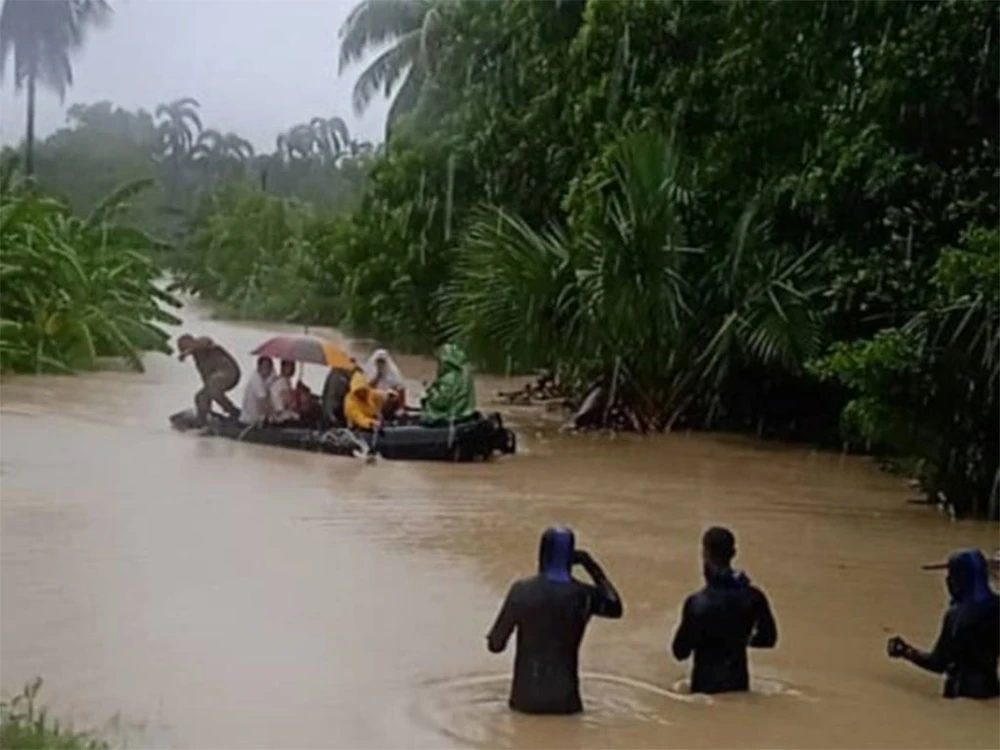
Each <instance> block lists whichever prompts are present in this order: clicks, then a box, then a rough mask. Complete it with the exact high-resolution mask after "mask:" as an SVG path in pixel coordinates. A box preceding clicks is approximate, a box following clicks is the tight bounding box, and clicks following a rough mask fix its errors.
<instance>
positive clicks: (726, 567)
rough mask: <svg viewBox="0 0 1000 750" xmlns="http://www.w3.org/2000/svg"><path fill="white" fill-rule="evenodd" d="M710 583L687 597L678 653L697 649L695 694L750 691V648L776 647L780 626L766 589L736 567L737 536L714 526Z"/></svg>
mask: <svg viewBox="0 0 1000 750" xmlns="http://www.w3.org/2000/svg"><path fill="white" fill-rule="evenodd" d="M701 544H702V561H703V565H704V572H705V588H703V589H701V591H698V592H696V593H694V594H692V595H691V596H689V597H688V598H687V599H686V600H685V602H684V610H683V613H682V615H681V624H680V626H679V627H678V628H677V633H676V634H675V635H674V643H673V652H674V657H675V658H677V659H678V660H680V661H684V660H685V659H687V658H688V657H689V656H691V654H692V653H694V670H693V671H692V673H691V692H692V693H725V692H730V691H738V690H749V688H750V675H749V672H748V670H747V647H752V648H773V647H774V644H775V643H776V642H777V640H778V629H777V626H776V625H775V623H774V617H773V616H772V614H771V607H770V605H769V604H768V601H767V597H766V596H764V592H762V591H761V590H760V589H758V588H756V587H755V586H751V585H750V579H749V578H747V577H746V575H744V574H743V573H741V572H738V571H735V570H733V569H732V567H731V563H732V560H733V557H735V556H736V539H735V537H733V534H732V532H731V531H729V530H728V529H723V528H719V527H713V528H711V529H709V530H708V531H706V532H705V535H704V536H703V537H702V540H701Z"/></svg>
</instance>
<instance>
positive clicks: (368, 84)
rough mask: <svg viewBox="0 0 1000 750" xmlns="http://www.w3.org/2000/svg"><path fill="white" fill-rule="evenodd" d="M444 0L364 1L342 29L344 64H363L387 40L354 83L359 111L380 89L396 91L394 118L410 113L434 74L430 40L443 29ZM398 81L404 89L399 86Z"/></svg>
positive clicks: (387, 93)
mask: <svg viewBox="0 0 1000 750" xmlns="http://www.w3.org/2000/svg"><path fill="white" fill-rule="evenodd" d="M437 4H438V0H362V2H360V3H359V4H358V5H357V7H355V8H354V10H352V11H351V14H350V15H349V16H348V17H347V20H346V21H344V24H343V25H342V26H341V27H340V68H339V72H340V73H341V74H343V72H344V69H345V68H346V67H348V66H349V65H351V64H352V63H356V62H359V61H360V60H361V59H362V58H364V57H365V56H366V55H367V54H368V53H369V52H371V51H372V50H374V49H376V48H379V47H381V46H382V45H383V44H385V43H386V42H390V46H389V47H388V49H386V50H385V51H384V52H382V53H381V54H380V55H379V56H378V57H376V58H375V59H374V60H373V61H372V62H371V63H369V65H368V67H367V68H365V69H364V70H363V71H362V72H361V75H360V76H358V80H357V82H356V83H355V84H354V94H353V97H352V98H353V104H354V111H355V112H356V113H357V114H361V113H362V112H363V111H364V110H365V109H366V108H367V107H368V105H369V104H371V101H372V99H373V98H374V97H375V94H376V92H377V91H379V89H381V90H382V91H383V92H384V93H385V96H386V98H391V97H392V95H393V92H394V91H395V92H396V98H395V99H394V100H393V103H392V105H391V107H390V108H389V117H388V122H389V123H392V122H393V121H395V119H396V118H397V117H398V116H399V115H401V114H404V113H405V112H408V111H410V110H411V109H412V108H413V107H414V106H415V105H416V102H417V96H418V94H419V93H420V89H421V87H422V86H423V84H424V82H425V81H426V80H427V76H428V75H429V73H430V61H429V59H428V54H427V52H428V48H429V40H430V37H431V35H432V34H433V33H434V31H435V30H436V29H437V27H438V23H439V19H440V14H439V12H438V9H437ZM397 84H398V90H397Z"/></svg>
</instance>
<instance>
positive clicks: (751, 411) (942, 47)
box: [40, 0, 1000, 515]
mask: <svg viewBox="0 0 1000 750" xmlns="http://www.w3.org/2000/svg"><path fill="white" fill-rule="evenodd" d="M998 38H1000V28H998V16H997V13H996V8H995V6H994V5H991V4H989V3H977V2H960V1H951V2H922V1H915V2H908V3H889V2H865V3H852V2H832V1H826V0H823V1H817V2H810V3H804V2H800V3H787V2H776V1H773V2H771V1H763V0H737V1H735V2H705V1H702V0H671V1H666V0H633V1H632V2H620V1H619V0H559V1H552V2H533V1H529V0H506V1H505V2H492V3H482V2H472V1H471V0H468V1H462V0H459V1H456V2H419V3H398V2H392V1H389V0H384V1H382V2H377V1H376V0H368V1H367V2H363V3H360V4H359V6H358V9H357V10H356V11H355V13H354V14H353V15H352V16H351V17H350V19H349V20H348V22H347V24H345V27H344V29H343V31H342V41H343V44H342V46H341V49H340V59H341V62H342V64H348V63H354V62H361V63H362V64H364V60H365V58H364V56H365V53H366V51H375V50H376V48H378V50H379V52H378V54H379V56H378V57H377V58H376V59H375V60H374V61H373V62H371V63H370V64H368V66H367V67H366V68H364V70H363V72H362V74H361V77H360V78H359V81H358V89H357V92H356V93H357V94H358V96H357V101H356V104H358V105H359V106H361V105H363V104H364V103H365V102H367V101H368V100H370V97H371V96H372V95H373V94H374V92H375V91H377V90H378V89H379V88H381V89H383V90H384V91H385V92H386V93H387V94H392V93H394V92H395V93H396V95H397V99H396V101H395V103H394V107H393V118H392V128H391V137H390V139H389V142H388V143H387V145H386V146H385V147H384V148H382V149H380V150H378V151H375V150H373V149H371V148H370V147H367V146H365V145H362V144H353V145H352V144H351V141H350V139H349V137H348V136H347V134H346V128H344V127H343V123H342V122H340V121H338V120H336V118H334V119H332V120H331V119H324V118H317V119H315V120H313V121H312V122H310V123H308V124H303V125H299V126H295V127H293V128H291V129H290V130H289V131H288V132H287V133H285V134H284V135H283V136H282V137H281V138H279V141H278V143H277V148H276V151H275V153H274V154H273V155H270V156H266V157H262V156H251V154H250V151H249V149H248V148H247V145H246V144H245V143H244V142H242V141H241V140H240V139H239V138H238V136H235V135H231V134H230V135H226V134H221V133H215V132H213V131H210V130H203V128H202V126H201V122H200V119H199V118H198V113H197V103H196V102H193V101H190V100H181V101H179V102H174V103H172V104H170V105H166V106H165V107H163V108H162V109H161V110H159V111H158V112H157V113H156V117H148V116H142V115H137V117H141V118H142V124H141V126H139V129H141V130H143V132H146V133H147V134H149V136H148V137H150V138H152V142H153V143H154V146H153V147H151V149H150V151H149V153H150V154H152V157H151V161H152V162H153V164H154V172H153V174H154V175H155V176H156V177H158V178H159V180H158V181H159V183H160V185H161V190H162V191H163V192H164V193H165V195H166V196H167V198H168V199H169V200H167V201H166V202H167V203H168V204H170V205H173V206H175V207H178V208H181V209H183V210H184V212H185V213H186V223H185V227H186V228H187V230H188V231H187V232H186V235H185V237H184V238H183V241H182V243H181V250H180V251H179V253H178V254H177V255H176V256H175V259H174V261H173V263H172V267H173V268H174V269H176V270H178V271H180V273H181V274H182V277H183V278H184V279H185V280H186V281H187V283H189V284H190V286H191V287H192V288H193V289H196V290H197V291H199V292H201V293H202V294H204V295H205V296H206V297H209V298H213V299H215V300H218V301H220V302H221V303H222V304H223V306H224V307H225V308H226V309H227V310H228V311H230V312H233V313H237V314H240V315H243V316H261V317H264V316H267V317H278V318H283V319H289V320H299V321H303V322H317V323H324V324H332V325H338V326H341V327H344V328H347V329H349V330H354V331H358V332H364V333H366V334H371V335H376V336H379V337H380V338H382V339H385V340H389V341H393V342H395V343H396V344H398V345H405V346H411V347H417V348H429V347H430V346H432V345H433V344H436V343H438V342H439V341H441V340H444V339H449V338H451V339H461V340H462V343H463V344H465V345H466V346H467V347H468V350H469V351H470V353H471V354H472V355H473V356H474V357H475V359H476V361H477V362H478V364H479V365H481V366H484V367H489V368H493V369H509V370H516V371H527V370H529V369H532V368H536V367H543V366H544V367H551V368H554V369H556V370H557V371H558V372H559V374H560V376H561V377H562V379H563V382H565V383H568V384H570V386H571V387H580V386H582V385H583V384H584V383H587V382H589V381H590V380H591V379H592V378H595V377H597V378H604V379H610V380H614V381H615V382H619V383H620V384H621V386H622V387H623V388H625V389H627V390H628V392H629V399H630V400H631V401H632V402H633V408H634V410H635V411H636V412H637V414H638V415H639V417H640V418H641V421H643V422H645V423H646V425H647V426H653V427H677V426H681V425H690V426H699V427H701V426H707V427H716V428H725V429H739V430H750V431H756V432H757V433H758V434H766V435H778V436H784V437H798V438H805V439H809V440H818V441H821V442H825V443H827V444H837V443H839V442H840V439H841V438H840V435H841V434H843V435H846V437H847V438H848V440H849V441H850V442H851V443H853V444H854V445H856V446H858V447H859V448H860V447H864V448H867V449H869V450H872V451H875V452H878V453H881V454H884V455H888V456H899V457H904V458H907V459H914V460H913V461H912V462H911V463H912V464H914V465H918V466H919V471H920V474H921V476H922V477H923V478H924V479H925V484H926V487H927V489H928V491H929V492H930V493H931V494H932V495H935V496H936V495H937V494H938V493H941V494H943V495H944V496H945V497H946V498H947V500H948V502H950V503H952V504H953V505H954V506H955V507H956V508H957V510H958V511H959V512H966V511H968V512H975V513H985V512H992V513H993V514H994V515H995V514H996V511H997V489H996V477H997V453H998V449H997V423H998V419H997V405H998V404H997V396H996V392H997V368H996V362H997V356H998V355H997V352H996V316H997V312H998V311H997V301H996V294H997V287H998V281H1000V279H998V276H997V274H998V268H997V263H998V261H997V254H998V250H997V247H996V227H997V225H998V221H1000V212H998V209H1000V206H998V189H997V188H998V179H1000V153H998V148H997V146H998V131H1000V112H998V90H1000V76H998V64H997V62H998V55H997V51H998ZM379 45H384V46H381V47H379ZM105 114H108V113H105ZM112 114H113V113H112ZM84 129H86V128H85V127H84V126H83V125H82V124H80V123H77V125H76V126H75V127H74V128H71V130H73V131H79V130H84ZM66 137H68V136H64V138H66ZM53 138H55V136H53ZM127 163H129V159H122V160H121V164H122V165H124V164H127ZM40 165H41V156H40ZM122 168H123V173H122V174H121V176H120V177H119V179H126V178H128V177H132V176H134V175H131V174H125V172H126V171H127V170H125V169H124V167H122ZM991 508H992V510H991Z"/></svg>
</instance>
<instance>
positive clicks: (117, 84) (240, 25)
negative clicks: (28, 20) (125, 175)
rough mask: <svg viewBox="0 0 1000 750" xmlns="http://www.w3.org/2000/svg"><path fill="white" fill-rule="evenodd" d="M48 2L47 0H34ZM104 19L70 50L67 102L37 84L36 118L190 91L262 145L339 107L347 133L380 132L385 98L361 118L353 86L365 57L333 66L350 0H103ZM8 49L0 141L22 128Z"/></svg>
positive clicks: (58, 121)
mask: <svg viewBox="0 0 1000 750" xmlns="http://www.w3.org/2000/svg"><path fill="white" fill-rule="evenodd" d="M38 2H45V0H38ZM110 2H111V4H112V6H113V7H114V15H113V17H112V19H111V22H110V25H109V26H107V27H106V28H103V29H92V30H91V31H90V33H89V35H88V37H87V41H86V46H85V47H84V49H83V50H82V51H80V52H79V53H78V54H77V56H76V57H75V58H74V60H73V75H74V85H73V88H71V89H70V90H69V91H68V92H67V94H66V103H65V105H62V104H60V103H59V99H58V97H56V96H55V95H53V94H51V93H49V92H47V91H39V95H38V102H37V104H38V106H37V119H36V130H37V134H38V136H39V137H44V136H45V135H48V134H49V133H51V132H52V131H54V130H56V129H57V128H59V127H61V126H62V125H63V124H64V123H65V109H66V106H69V105H71V104H73V103H76V102H82V103H87V104H90V103H94V102H98V101H101V100H103V99H109V100H111V101H113V102H114V103H115V104H116V105H118V106H121V107H125V108H126V109H136V108H138V107H145V108H146V109H148V110H149V111H150V113H152V112H153V110H154V109H155V107H156V105H157V104H160V103H162V102H166V101H171V100H174V99H178V98H180V97H183V96H192V97H194V98H195V99H197V100H198V101H199V102H200V103H201V118H202V123H203V124H204V126H205V127H206V128H215V129H217V130H221V131H223V132H225V131H229V130H233V131H236V132H238V133H239V134H240V135H242V136H243V137H245V138H247V139H248V140H250V141H251V142H252V143H253V144H254V147H255V148H256V149H257V150H258V151H261V150H263V151H272V150H273V149H274V141H275V138H276V137H277V135H278V134H279V133H280V132H282V131H285V130H287V129H288V128H289V127H291V126H292V125H295V124H297V123H300V122H308V121H309V120H310V119H312V118H313V117H317V116H322V117H333V116H339V117H342V118H344V120H345V121H346V122H347V125H348V128H349V129H350V131H351V134H352V136H353V137H356V138H359V139H362V140H369V141H373V142H374V141H379V140H382V133H383V129H384V124H385V116H386V113H387V111H388V103H386V102H385V101H384V100H383V99H382V98H381V97H379V98H378V99H377V100H376V101H374V102H373V103H372V105H371V107H369V109H368V111H366V112H365V114H364V115H363V116H362V117H361V118H357V117H356V116H355V115H354V111H353V108H352V107H351V88H352V86H353V85H354V81H355V79H356V77H357V75H358V73H359V72H360V71H361V67H357V68H354V67H352V68H348V69H347V70H346V71H345V72H344V77H340V76H338V75H337V56H338V52H339V41H338V38H337V32H338V31H339V29H340V25H341V23H342V22H343V20H344V19H345V18H346V17H347V14H348V13H349V12H350V10H351V8H352V7H353V6H354V4H355V0H110ZM12 72H13V60H12V59H8V64H7V70H6V71H5V76H4V80H3V81H2V82H0V142H2V143H6V144H13V143H17V142H19V141H20V140H21V138H22V137H23V132H24V107H25V96H24V92H21V93H20V94H16V93H15V92H14V86H13V80H12V76H11V74H12Z"/></svg>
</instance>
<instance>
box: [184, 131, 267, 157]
mask: <svg viewBox="0 0 1000 750" xmlns="http://www.w3.org/2000/svg"><path fill="white" fill-rule="evenodd" d="M253 155H254V151H253V146H252V145H251V143H250V141H248V140H246V139H244V138H241V137H240V136H238V135H236V133H226V134H225V135H223V134H222V133H220V132H219V131H218V130H211V129H209V130H203V131H202V132H201V133H200V134H199V135H198V140H197V141H196V142H195V144H194V146H193V147H192V149H191V160H192V161H194V162H203V163H216V164H233V163H236V164H245V163H246V162H247V161H249V160H250V159H252V158H253Z"/></svg>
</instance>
